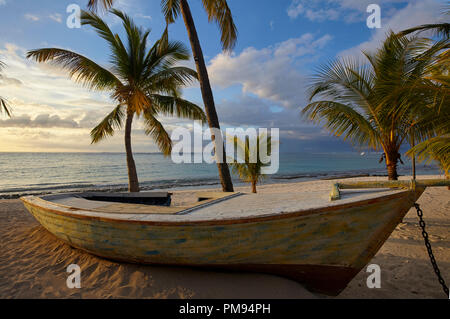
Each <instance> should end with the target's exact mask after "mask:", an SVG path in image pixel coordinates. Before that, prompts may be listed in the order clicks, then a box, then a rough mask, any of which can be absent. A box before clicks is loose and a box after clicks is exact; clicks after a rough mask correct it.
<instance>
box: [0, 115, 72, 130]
mask: <svg viewBox="0 0 450 319" xmlns="http://www.w3.org/2000/svg"><path fill="white" fill-rule="evenodd" d="M0 127H22V128H23V127H27V128H78V127H79V124H78V123H77V122H75V121H74V120H72V119H62V118H60V117H59V116H58V115H49V114H40V115H38V116H36V118H34V119H31V117H30V116H28V115H21V116H18V117H12V118H10V119H6V120H0Z"/></svg>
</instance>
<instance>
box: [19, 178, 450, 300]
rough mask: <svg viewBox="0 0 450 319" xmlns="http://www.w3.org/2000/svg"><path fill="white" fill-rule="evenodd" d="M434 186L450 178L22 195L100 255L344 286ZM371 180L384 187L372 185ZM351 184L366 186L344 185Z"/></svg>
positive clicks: (318, 287) (62, 231)
mask: <svg viewBox="0 0 450 319" xmlns="http://www.w3.org/2000/svg"><path fill="white" fill-rule="evenodd" d="M434 185H439V186H448V185H450V181H424V182H417V183H416V182H414V183H410V182H397V183H381V184H380V183H356V184H335V185H334V186H333V188H332V193H331V199H332V201H330V198H329V196H328V195H327V194H323V193H320V192H319V193H314V192H312V193H299V194H293V193H290V194H288V193H278V194H264V195H250V194H239V193H232V194H229V193H227V194H224V193H203V194H198V198H199V201H198V202H192V203H190V204H189V205H185V206H176V205H174V204H171V203H170V197H171V194H169V193H149V194H144V195H142V194H140V195H125V194H115V195H114V194H109V195H105V194H95V193H84V194H63V195H45V196H40V197H35V196H28V197H23V198H22V201H23V203H24V204H25V206H26V208H27V209H28V210H29V211H30V212H31V214H33V216H34V217H35V218H36V219H37V220H38V221H39V222H40V223H41V224H42V226H44V227H45V228H46V229H47V230H48V231H49V232H51V233H52V234H54V235H55V236H56V237H58V238H59V239H61V240H63V241H65V242H66V243H68V244H69V245H71V246H73V247H76V248H79V249H82V250H84V251H86V252H89V253H92V254H94V255H97V256H100V257H104V258H108V259H113V260H118V261H126V262H133V263H145V264H156V265H176V266H193V267H206V268H219V269H229V270H238V271H256V272H263V273H270V274H275V275H280V276H284V277H288V278H291V279H294V280H296V281H298V282H300V283H302V284H303V285H305V286H306V287H307V288H309V289H310V290H312V291H316V292H320V293H324V294H329V295H337V294H339V293H340V292H341V291H342V290H343V289H344V288H345V287H346V285H347V284H348V283H349V282H350V281H351V280H352V279H353V278H354V276H356V274H357V273H358V272H359V271H360V270H361V269H363V267H365V266H366V265H367V264H368V263H369V261H370V260H371V259H372V257H374V255H375V254H376V253H377V251H378V250H379V249H380V248H381V246H382V245H383V243H384V242H385V241H386V240H387V239H388V237H389V236H390V235H391V233H392V232H393V231H394V229H395V228H396V226H397V225H398V224H399V223H400V222H401V221H402V219H403V217H404V216H405V214H406V213H407V212H408V211H409V209H410V208H411V207H412V206H413V204H414V203H415V202H416V200H417V199H418V198H419V197H420V196H421V194H422V193H423V191H424V189H425V187H427V186H434ZM374 187H378V188H379V187H384V189H379V190H376V191H373V190H370V189H368V188H374ZM387 187H401V189H398V188H396V189H387ZM348 188H362V189H360V190H356V191H343V192H342V191H341V189H348ZM133 197H134V198H133ZM136 197H138V198H139V201H138V202H136ZM118 198H121V199H118Z"/></svg>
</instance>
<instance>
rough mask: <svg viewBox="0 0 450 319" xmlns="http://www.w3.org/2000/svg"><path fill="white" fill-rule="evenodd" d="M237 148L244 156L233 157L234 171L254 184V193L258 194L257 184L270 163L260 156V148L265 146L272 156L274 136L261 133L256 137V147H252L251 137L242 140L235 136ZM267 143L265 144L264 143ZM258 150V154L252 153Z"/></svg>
mask: <svg viewBox="0 0 450 319" xmlns="http://www.w3.org/2000/svg"><path fill="white" fill-rule="evenodd" d="M230 142H231V143H234V145H235V148H236V147H237V149H238V156H239V154H242V155H243V158H239V157H238V158H233V159H231V162H232V163H231V167H232V168H233V173H234V174H236V175H237V176H239V178H240V179H241V180H242V181H243V182H246V183H250V184H251V186H252V193H254V194H256V193H257V192H256V186H257V184H258V183H259V182H261V181H262V180H263V179H264V178H265V176H264V175H263V174H262V168H264V167H266V166H269V165H270V163H263V162H262V161H261V158H260V156H259V150H260V149H261V148H263V149H264V150H267V155H268V156H270V155H271V152H272V138H271V137H270V136H267V135H265V134H261V135H259V136H258V137H257V138H256V143H255V145H256V147H254V148H253V149H252V147H251V143H250V138H249V137H247V138H246V139H245V141H242V140H240V139H239V138H237V137H235V138H234V141H233V140H232V141H230ZM264 144H265V145H264ZM252 152H256V154H252Z"/></svg>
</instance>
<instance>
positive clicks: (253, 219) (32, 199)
mask: <svg viewBox="0 0 450 319" xmlns="http://www.w3.org/2000/svg"><path fill="white" fill-rule="evenodd" d="M413 193H416V191H414V190H403V191H399V192H397V193H395V194H389V195H383V196H381V197H375V198H371V199H364V200H360V201H356V202H352V203H345V204H338V205H331V206H324V207H318V208H310V209H304V210H298V211H295V212H289V213H287V212H279V213H274V214H270V215H264V216H249V217H244V218H239V217H234V218H229V219H208V220H206V219H205V220H193V221H151V220H131V219H119V218H110V217H104V216H88V215H82V214H74V213H71V212H70V211H67V210H71V209H75V210H77V211H80V212H88V213H98V212H96V211H91V210H88V209H79V208H76V207H69V206H65V205H61V204H58V203H54V202H50V201H47V200H44V199H42V198H40V197H38V196H25V197H21V198H20V200H21V201H22V202H24V203H25V204H27V205H29V206H32V207H34V208H38V209H43V210H45V211H47V212H50V213H54V214H57V215H60V216H66V217H72V218H75V219H82V220H94V221H101V222H112V223H128V224H137V225H149V226H222V225H235V224H236V225H237V224H250V223H257V222H266V221H273V220H279V219H290V218H295V217H302V216H310V215H315V214H320V213H327V212H333V211H337V210H341V209H349V208H355V207H359V206H364V205H371V204H376V203H379V202H381V201H388V200H393V199H398V198H402V197H405V195H407V196H408V195H409V196H410V195H411V194H413ZM36 201H39V202H41V205H39V204H37V203H36ZM47 203H49V204H50V205H49V204H47ZM49 206H57V207H60V208H61V210H57V209H54V208H50V207H49ZM104 214H108V213H104ZM136 215H139V214H136Z"/></svg>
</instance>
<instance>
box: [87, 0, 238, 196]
mask: <svg viewBox="0 0 450 319" xmlns="http://www.w3.org/2000/svg"><path fill="white" fill-rule="evenodd" d="M114 2H115V0H89V3H88V7H89V8H94V9H95V8H97V6H102V7H104V8H109V7H110V6H112V5H113V4H114ZM202 2H203V7H204V9H205V11H206V13H207V15H208V19H209V21H214V22H216V23H217V24H218V26H219V28H220V31H221V42H222V45H223V48H224V49H226V50H230V49H232V48H233V46H234V44H235V42H236V39H237V31H236V26H235V24H234V21H233V16H232V14H231V10H230V8H229V7H228V4H227V1H226V0H202ZM161 6H162V10H163V13H164V15H165V17H166V21H167V23H173V22H175V20H176V19H177V18H178V17H179V16H180V14H181V15H182V16H183V19H184V23H185V25H186V30H187V32H188V35H189V39H190V42H191V47H192V52H193V56H194V60H195V64H196V67H197V72H198V80H199V82H200V88H201V91H202V97H203V103H204V105H205V111H206V116H207V119H208V124H209V127H210V128H212V129H213V128H214V129H220V123H219V118H218V116H217V111H216V107H215V103H214V97H213V92H212V89H211V84H210V81H209V77H208V71H207V69H206V63H205V59H204V57H203V52H202V48H201V45H200V40H199V38H198V34H197V30H196V27H195V23H194V19H193V17H192V13H191V10H190V7H189V3H188V1H187V0H162V1H161ZM213 139H214V142H215V146H216V149H218V148H219V149H220V148H223V154H224V159H225V158H226V154H225V149H224V147H223V141H222V137H221V136H214V137H213ZM221 162H223V163H217V166H218V169H219V176H220V180H221V183H222V188H223V191H225V192H232V191H233V183H232V181H231V175H230V171H229V168H228V165H227V164H226V161H221Z"/></svg>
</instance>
